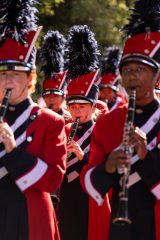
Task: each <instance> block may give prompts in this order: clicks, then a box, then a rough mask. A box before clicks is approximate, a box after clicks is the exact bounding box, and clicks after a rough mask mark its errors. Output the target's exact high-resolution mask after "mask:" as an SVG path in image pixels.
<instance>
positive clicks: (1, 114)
mask: <svg viewBox="0 0 160 240" xmlns="http://www.w3.org/2000/svg"><path fill="white" fill-rule="evenodd" d="M10 96H11V89H7V90H6V93H5V95H4V98H3V100H2V103H1V106H0V123H2V122H4V118H5V115H6V111H7V107H8V102H9V98H10Z"/></svg>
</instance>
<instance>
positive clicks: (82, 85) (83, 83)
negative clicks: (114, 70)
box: [67, 70, 99, 96]
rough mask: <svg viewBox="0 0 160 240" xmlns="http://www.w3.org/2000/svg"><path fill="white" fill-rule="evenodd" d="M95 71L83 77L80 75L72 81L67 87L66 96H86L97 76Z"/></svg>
mask: <svg viewBox="0 0 160 240" xmlns="http://www.w3.org/2000/svg"><path fill="white" fill-rule="evenodd" d="M97 71H99V70H97ZM97 71H94V72H91V73H87V74H85V75H82V76H79V77H77V78H75V79H73V80H72V81H71V82H70V83H69V85H68V88H67V91H68V93H67V95H68V96H71V95H82V96H87V94H88V91H89V90H90V88H91V87H92V85H93V83H94V80H95V77H96V76H97Z"/></svg>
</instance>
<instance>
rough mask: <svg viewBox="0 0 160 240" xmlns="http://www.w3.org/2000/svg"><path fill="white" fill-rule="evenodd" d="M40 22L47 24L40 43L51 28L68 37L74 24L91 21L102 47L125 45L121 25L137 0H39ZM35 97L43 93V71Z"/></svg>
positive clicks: (39, 42) (124, 22) (39, 75)
mask: <svg viewBox="0 0 160 240" xmlns="http://www.w3.org/2000/svg"><path fill="white" fill-rule="evenodd" d="M39 2H40V4H39V5H38V6H37V7H38V10H39V12H38V18H39V21H38V23H39V25H42V26H43V30H42V32H41V34H40V37H39V40H38V43H37V46H38V47H40V45H41V43H42V41H43V36H44V35H45V34H46V33H47V31H48V30H58V31H59V32H60V33H62V34H63V35H64V36H65V37H67V32H68V30H69V28H70V27H71V26H73V25H79V24H80V25H81V24H82V25H84V24H86V25H88V26H89V27H90V28H91V30H92V31H93V32H94V33H95V37H96V40H97V41H98V44H99V47H100V50H102V49H103V47H104V46H109V45H113V44H116V45H119V46H122V45H123V37H122V32H121V29H122V27H123V26H124V25H125V24H126V23H127V19H128V14H129V8H131V6H132V4H133V2H134V1H133V0H39ZM39 66H40V62H39V61H38V68H37V70H38V83H37V88H36V89H37V91H36V93H35V94H34V96H33V97H34V98H36V97H37V96H38V95H40V94H41V83H42V76H41V74H40V73H39Z"/></svg>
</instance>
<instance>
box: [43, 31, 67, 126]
mask: <svg viewBox="0 0 160 240" xmlns="http://www.w3.org/2000/svg"><path fill="white" fill-rule="evenodd" d="M65 42H66V40H65V38H64V37H63V35H62V34H60V33H59V32H58V31H48V33H47V34H46V35H45V36H44V42H43V45H42V47H41V50H40V58H41V60H42V62H43V64H42V67H41V71H42V72H43V73H44V78H45V79H44V81H43V86H42V89H43V92H42V96H43V98H44V100H45V103H46V106H47V108H49V109H51V110H53V111H54V112H56V113H58V114H60V115H62V116H63V117H64V119H65V121H66V123H68V122H70V121H71V116H70V114H69V113H68V111H67V109H66V101H65V98H66V88H67V83H66V71H64V53H65V51H64V47H65Z"/></svg>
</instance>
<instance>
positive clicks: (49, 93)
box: [42, 89, 64, 97]
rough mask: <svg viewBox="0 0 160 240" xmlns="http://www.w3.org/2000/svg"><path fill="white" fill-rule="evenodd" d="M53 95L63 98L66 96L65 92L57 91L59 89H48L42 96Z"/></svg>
mask: <svg viewBox="0 0 160 240" xmlns="http://www.w3.org/2000/svg"><path fill="white" fill-rule="evenodd" d="M51 94H56V95H60V96H63V95H64V91H62V90H57V89H46V90H44V91H43V93H42V96H43V97H44V96H46V95H51Z"/></svg>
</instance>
